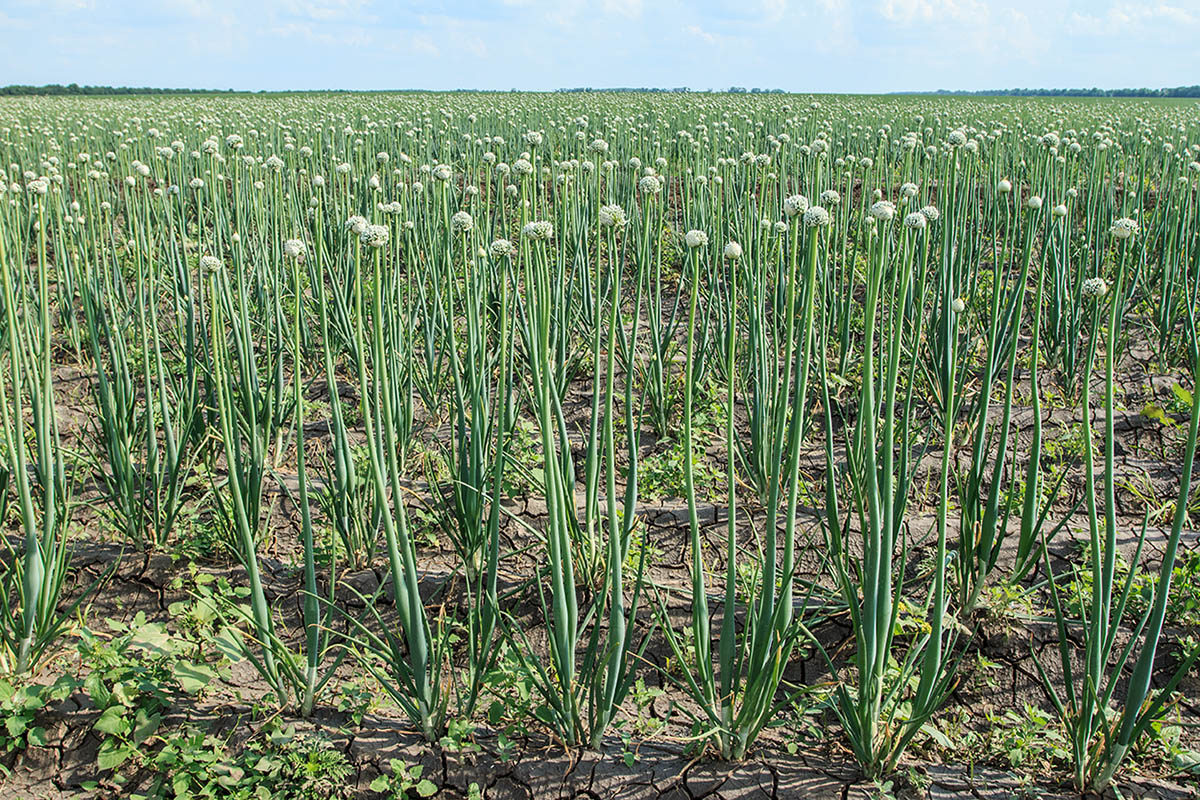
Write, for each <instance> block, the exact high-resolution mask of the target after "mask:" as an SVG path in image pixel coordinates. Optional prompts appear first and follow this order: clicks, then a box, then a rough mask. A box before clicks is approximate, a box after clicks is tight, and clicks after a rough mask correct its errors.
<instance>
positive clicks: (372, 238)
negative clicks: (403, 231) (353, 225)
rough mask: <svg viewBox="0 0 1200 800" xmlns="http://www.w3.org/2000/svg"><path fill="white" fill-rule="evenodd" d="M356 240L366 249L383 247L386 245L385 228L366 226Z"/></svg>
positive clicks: (381, 226) (383, 226) (386, 230)
mask: <svg viewBox="0 0 1200 800" xmlns="http://www.w3.org/2000/svg"><path fill="white" fill-rule="evenodd" d="M358 238H359V240H360V241H361V242H362V243H363V244H365V245H366V246H367V247H383V246H384V245H385V244H387V243H388V229H387V226H386V225H368V226H367V227H366V228H365V229H364V230H363V232H362V233H360V234H359V235H358Z"/></svg>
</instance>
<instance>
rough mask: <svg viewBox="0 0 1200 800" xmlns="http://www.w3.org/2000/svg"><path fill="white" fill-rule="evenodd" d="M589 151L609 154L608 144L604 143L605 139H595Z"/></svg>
mask: <svg viewBox="0 0 1200 800" xmlns="http://www.w3.org/2000/svg"><path fill="white" fill-rule="evenodd" d="M588 149H589V150H591V151H592V152H593V153H607V152H608V142H606V141H604V140H603V139H593V140H592V143H591V145H589V146H588Z"/></svg>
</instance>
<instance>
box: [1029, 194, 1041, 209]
mask: <svg viewBox="0 0 1200 800" xmlns="http://www.w3.org/2000/svg"><path fill="white" fill-rule="evenodd" d="M1025 207H1026V208H1028V209H1029V210H1030V211H1037V210H1038V209H1040V208H1041V207H1042V198H1040V197H1038V196H1037V195H1036V194H1035V195H1031V196H1030V197H1029V199H1028V200H1026V201H1025Z"/></svg>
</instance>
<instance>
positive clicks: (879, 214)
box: [867, 200, 896, 222]
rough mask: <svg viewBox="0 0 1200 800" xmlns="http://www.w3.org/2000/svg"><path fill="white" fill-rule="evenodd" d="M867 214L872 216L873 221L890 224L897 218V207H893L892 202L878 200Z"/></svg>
mask: <svg viewBox="0 0 1200 800" xmlns="http://www.w3.org/2000/svg"><path fill="white" fill-rule="evenodd" d="M867 213H869V214H870V215H871V219H874V220H877V221H878V222H888V221H890V220H891V219H892V217H894V216H896V206H894V205H892V202H891V201H890V200H877V201H875V202H874V203H872V204H871V209H870V211H868V212H867Z"/></svg>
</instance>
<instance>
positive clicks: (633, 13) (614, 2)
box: [601, 0, 642, 19]
mask: <svg viewBox="0 0 1200 800" xmlns="http://www.w3.org/2000/svg"><path fill="white" fill-rule="evenodd" d="M601 7H602V8H603V9H604V12H605V13H606V14H620V15H621V16H623V17H629V18H630V19H637V18H639V17H640V16H642V0H604V3H603V5H602V6H601Z"/></svg>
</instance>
